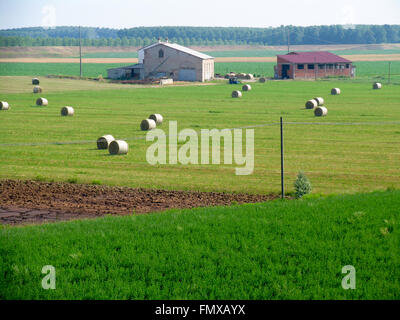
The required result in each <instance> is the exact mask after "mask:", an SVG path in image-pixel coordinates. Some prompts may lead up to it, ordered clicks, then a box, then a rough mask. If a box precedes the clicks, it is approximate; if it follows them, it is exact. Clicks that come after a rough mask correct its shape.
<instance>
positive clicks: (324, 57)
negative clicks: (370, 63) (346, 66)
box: [277, 51, 351, 63]
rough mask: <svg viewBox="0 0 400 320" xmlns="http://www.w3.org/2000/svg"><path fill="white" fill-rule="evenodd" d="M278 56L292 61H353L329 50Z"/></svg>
mask: <svg viewBox="0 0 400 320" xmlns="http://www.w3.org/2000/svg"><path fill="white" fill-rule="evenodd" d="M277 57H278V58H280V59H282V60H285V61H287V62H290V63H351V61H350V60H347V59H345V58H342V57H340V56H338V55H336V54H333V53H331V52H328V51H312V52H290V53H288V54H284V55H278V56H277Z"/></svg>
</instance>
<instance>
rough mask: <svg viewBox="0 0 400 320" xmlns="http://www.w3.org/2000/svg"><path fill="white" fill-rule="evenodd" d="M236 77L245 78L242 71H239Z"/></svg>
mask: <svg viewBox="0 0 400 320" xmlns="http://www.w3.org/2000/svg"><path fill="white" fill-rule="evenodd" d="M237 77H238V78H239V79H245V78H246V74H245V73H243V72H241V73H239V74H238V75H237Z"/></svg>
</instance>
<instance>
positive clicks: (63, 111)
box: [61, 106, 74, 117]
mask: <svg viewBox="0 0 400 320" xmlns="http://www.w3.org/2000/svg"><path fill="white" fill-rule="evenodd" d="M61 115H62V116H64V117H66V116H73V115H74V108H72V107H68V106H67V107H63V108H62V109H61Z"/></svg>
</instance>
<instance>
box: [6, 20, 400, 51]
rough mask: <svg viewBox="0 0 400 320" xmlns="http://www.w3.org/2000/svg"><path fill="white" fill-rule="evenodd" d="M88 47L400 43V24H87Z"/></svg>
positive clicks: (37, 40)
mask: <svg viewBox="0 0 400 320" xmlns="http://www.w3.org/2000/svg"><path fill="white" fill-rule="evenodd" d="M81 38H82V45H84V46H145V45H148V44H150V43H153V42H155V41H157V39H158V38H162V39H166V38H168V39H169V40H170V41H171V42H176V43H180V44H183V45H186V46H190V45H209V46H211V45H286V44H287V42H288V40H289V41H290V44H292V45H303V44H374V43H399V42H400V25H352V26H343V25H331V26H310V27H297V26H280V27H276V28H244V27H137V28H130V29H110V28H92V27H82V28H81ZM77 45H79V27H55V28H48V29H46V28H41V27H34V28H19V29H8V30H0V46H77Z"/></svg>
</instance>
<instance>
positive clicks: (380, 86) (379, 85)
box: [372, 82, 382, 89]
mask: <svg viewBox="0 0 400 320" xmlns="http://www.w3.org/2000/svg"><path fill="white" fill-rule="evenodd" d="M372 88H374V89H381V88H382V83H380V82H375V83H374V84H373V86H372Z"/></svg>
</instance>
